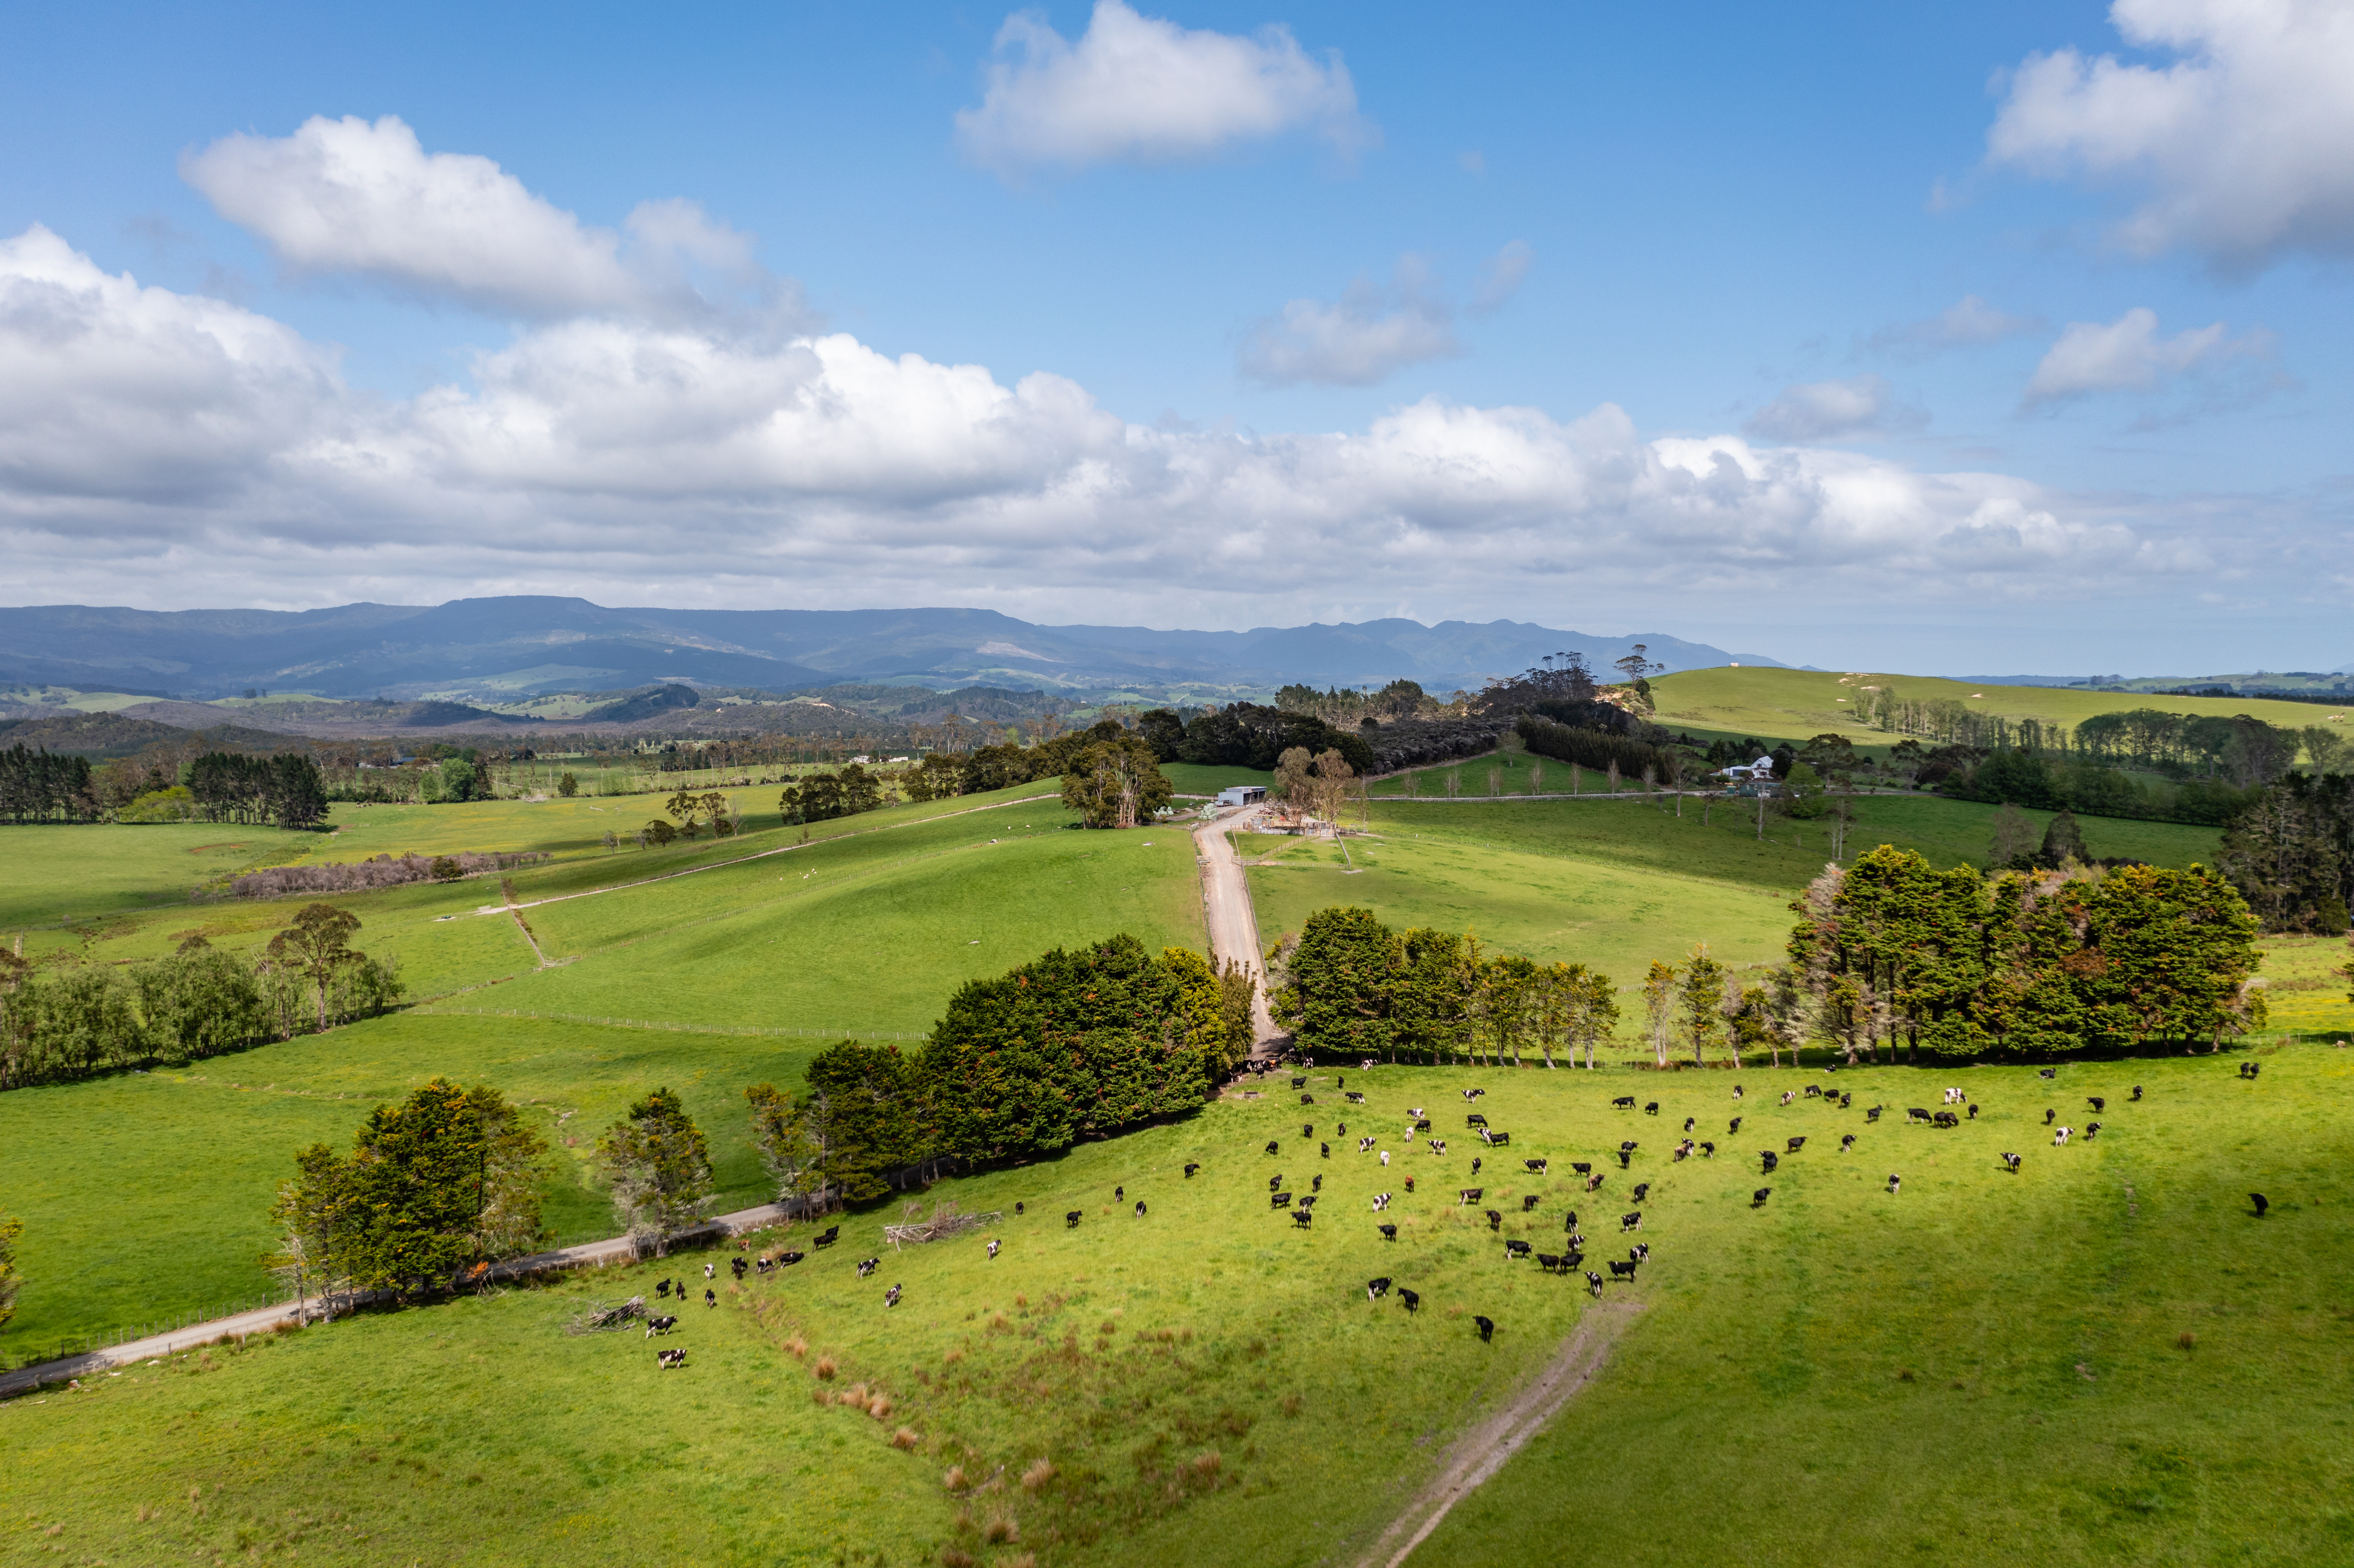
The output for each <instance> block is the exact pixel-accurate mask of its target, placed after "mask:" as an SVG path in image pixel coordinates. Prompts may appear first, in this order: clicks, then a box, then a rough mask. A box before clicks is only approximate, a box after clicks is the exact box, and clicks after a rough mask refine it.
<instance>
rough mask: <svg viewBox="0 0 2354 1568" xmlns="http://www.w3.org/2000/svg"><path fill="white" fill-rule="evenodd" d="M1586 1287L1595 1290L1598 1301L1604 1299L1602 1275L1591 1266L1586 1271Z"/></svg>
mask: <svg viewBox="0 0 2354 1568" xmlns="http://www.w3.org/2000/svg"><path fill="white" fill-rule="evenodd" d="M1585 1288H1586V1289H1587V1290H1589V1291H1591V1292H1593V1294H1594V1298H1595V1299H1596V1301H1599V1300H1601V1299H1602V1277H1601V1276H1600V1275H1598V1274H1596V1273H1595V1272H1594V1271H1593V1270H1592V1269H1590V1268H1589V1269H1587V1270H1586V1271H1585Z"/></svg>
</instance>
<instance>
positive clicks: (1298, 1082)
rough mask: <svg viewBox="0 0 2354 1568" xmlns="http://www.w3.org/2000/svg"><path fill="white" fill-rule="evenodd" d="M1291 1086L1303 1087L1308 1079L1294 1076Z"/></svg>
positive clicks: (1306, 1084)
mask: <svg viewBox="0 0 2354 1568" xmlns="http://www.w3.org/2000/svg"><path fill="white" fill-rule="evenodd" d="M1291 1086H1292V1087H1293V1088H1295V1089H1304V1088H1306V1087H1307V1086H1308V1080H1307V1079H1305V1078H1294V1079H1292V1080H1291Z"/></svg>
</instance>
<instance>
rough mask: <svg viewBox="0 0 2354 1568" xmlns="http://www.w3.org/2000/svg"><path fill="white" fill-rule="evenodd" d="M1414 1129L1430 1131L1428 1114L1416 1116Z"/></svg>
mask: <svg viewBox="0 0 2354 1568" xmlns="http://www.w3.org/2000/svg"><path fill="white" fill-rule="evenodd" d="M1414 1129H1415V1131H1416V1132H1428V1131H1429V1130H1430V1118H1428V1117H1418V1118H1416V1120H1415V1124H1414Z"/></svg>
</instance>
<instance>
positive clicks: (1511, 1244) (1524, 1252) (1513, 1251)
mask: <svg viewBox="0 0 2354 1568" xmlns="http://www.w3.org/2000/svg"><path fill="white" fill-rule="evenodd" d="M1529 1250H1530V1249H1529V1244H1528V1243H1526V1242H1524V1241H1508V1242H1506V1243H1505V1244H1504V1255H1505V1256H1506V1257H1526V1256H1528V1255H1529Z"/></svg>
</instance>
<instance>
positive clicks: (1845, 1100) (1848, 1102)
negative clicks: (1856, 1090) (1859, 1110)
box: [1840, 1095, 1855, 1110]
mask: <svg viewBox="0 0 2354 1568" xmlns="http://www.w3.org/2000/svg"><path fill="white" fill-rule="evenodd" d="M1854 1104H1855V1097H1854V1096H1853V1095H1841V1096H1840V1109H1841V1110H1846V1109H1847V1108H1849V1107H1850V1106H1852V1105H1854Z"/></svg>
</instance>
